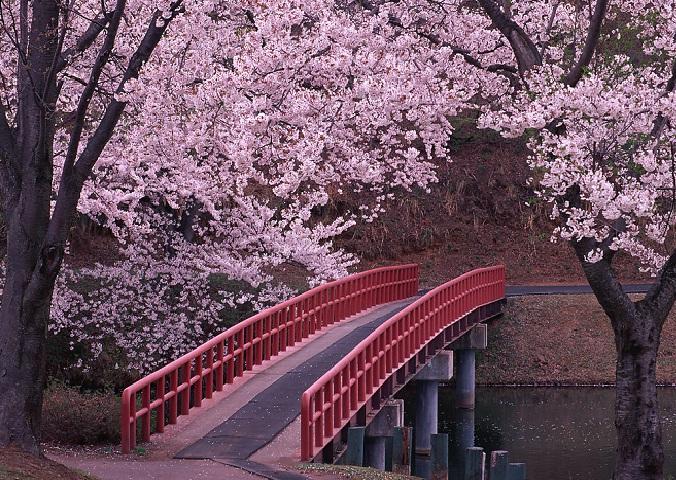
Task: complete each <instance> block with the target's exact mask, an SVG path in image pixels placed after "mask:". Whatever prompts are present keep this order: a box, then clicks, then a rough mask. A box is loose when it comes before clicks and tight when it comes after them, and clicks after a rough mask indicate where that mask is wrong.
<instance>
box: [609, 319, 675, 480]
mask: <svg viewBox="0 0 676 480" xmlns="http://www.w3.org/2000/svg"><path fill="white" fill-rule="evenodd" d="M658 325H659V322H656V321H655V320H654V319H653V318H652V316H651V315H650V314H649V313H648V312H641V311H640V309H639V311H638V312H637V313H636V315H635V316H633V318H630V322H629V328H626V329H618V330H616V335H615V343H616V346H617V366H616V400H615V427H616V429H617V443H618V446H617V458H616V462H615V476H614V479H615V480H636V479H645V480H648V479H650V480H653V479H662V478H663V472H662V468H663V464H664V451H663V449H662V430H661V426H660V416H659V411H658V405H657V387H656V375H655V374H656V359H657V351H658V349H659V339H660V328H659V327H658Z"/></svg>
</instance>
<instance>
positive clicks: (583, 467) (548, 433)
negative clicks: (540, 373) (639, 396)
mask: <svg viewBox="0 0 676 480" xmlns="http://www.w3.org/2000/svg"><path fill="white" fill-rule="evenodd" d="M476 398H477V405H476V409H475V410H474V411H471V410H469V411H468V410H461V409H456V408H453V404H454V402H453V389H452V388H442V389H440V391H439V404H440V405H439V431H440V432H447V433H449V434H450V435H449V437H450V439H449V441H450V444H451V445H450V449H451V451H450V455H449V458H450V462H451V465H452V469H451V470H452V471H451V475H450V478H451V480H454V479H455V478H462V476H461V474H462V471H461V470H460V471H458V470H459V469H461V468H462V467H461V463H460V462H461V457H460V452H461V451H463V449H464V448H465V447H466V446H471V445H470V444H471V443H474V445H476V446H479V447H483V448H484V450H485V451H486V452H490V451H492V450H508V451H509V455H510V461H512V462H523V463H526V467H527V472H528V479H529V480H543V479H547V480H590V479H594V480H595V479H600V480H604V479H610V478H611V475H612V469H613V464H614V458H615V445H616V442H615V426H614V423H613V418H614V417H613V415H614V414H613V408H614V401H615V391H614V389H612V388H479V389H477V397H476ZM658 398H659V401H660V409H661V412H662V428H663V437H664V451H665V458H666V464H665V474H666V475H665V476H666V478H669V475H672V476H676V389H666V388H665V389H660V390H659V393H658ZM405 399H406V409H405V411H406V416H407V425H412V424H413V417H412V413H413V412H414V405H413V403H412V401H413V399H414V395H413V392H412V390H408V389H407V391H406V392H405ZM453 466H455V468H453ZM457 475H460V476H459V477H456V476H457Z"/></svg>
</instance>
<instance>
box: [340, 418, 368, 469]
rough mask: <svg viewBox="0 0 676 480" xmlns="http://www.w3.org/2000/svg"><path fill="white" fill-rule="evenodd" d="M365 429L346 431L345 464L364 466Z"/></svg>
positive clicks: (353, 428)
mask: <svg viewBox="0 0 676 480" xmlns="http://www.w3.org/2000/svg"><path fill="white" fill-rule="evenodd" d="M365 432H366V427H350V428H349V429H348V430H347V451H346V452H345V457H344V458H345V464H346V465H357V466H359V467H361V466H362V465H364V433H365Z"/></svg>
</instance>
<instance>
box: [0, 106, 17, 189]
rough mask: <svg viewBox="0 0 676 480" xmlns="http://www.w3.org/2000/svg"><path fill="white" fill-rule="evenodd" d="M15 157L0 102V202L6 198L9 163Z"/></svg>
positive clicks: (12, 135)
mask: <svg viewBox="0 0 676 480" xmlns="http://www.w3.org/2000/svg"><path fill="white" fill-rule="evenodd" d="M15 155H16V139H15V137H14V133H13V132H12V129H11V127H10V126H9V123H8V122H7V114H6V112H5V106H4V105H3V104H2V103H1V102H0V201H4V199H5V198H7V190H8V189H9V181H10V169H11V168H12V167H11V162H12V161H13V159H14V156H15Z"/></svg>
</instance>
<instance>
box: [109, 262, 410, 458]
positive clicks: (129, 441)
mask: <svg viewBox="0 0 676 480" xmlns="http://www.w3.org/2000/svg"><path fill="white" fill-rule="evenodd" d="M418 274H419V268H418V265H415V264H410V265H400V266H392V267H382V268H376V269H373V270H369V271H366V272H360V273H357V274H354V275H350V276H348V277H345V278H342V279H340V280H336V281H334V282H329V283H325V284H324V285H320V286H318V287H315V288H313V289H311V290H308V291H307V292H305V293H303V294H302V295H300V296H298V297H295V298H292V299H290V300H287V301H285V302H283V303H280V304H279V305H275V306H273V307H271V308H268V309H266V310H263V311H262V312H260V313H258V314H257V315H254V316H253V317H250V318H248V319H246V320H244V321H242V322H240V323H238V324H237V325H235V326H233V327H232V328H229V329H228V330H227V331H225V332H223V333H221V334H220V335H218V336H217V337H215V338H212V339H211V340H209V341H208V342H206V343H204V344H203V345H200V346H199V347H198V348H196V349H195V350H193V351H192V352H190V353H187V354H186V355H184V356H182V357H181V358H179V359H177V360H174V361H173V362H171V363H170V364H168V365H166V366H165V367H163V368H161V369H160V370H158V371H156V372H154V373H151V374H150V375H148V376H146V377H144V378H142V379H140V380H138V381H137V382H135V383H134V384H133V385H131V386H130V387H128V388H127V389H125V390H124V392H123V393H122V405H121V413H120V436H121V443H122V451H123V452H124V453H128V452H129V451H130V450H131V449H132V448H134V447H135V446H136V438H137V434H138V433H140V436H141V438H142V440H143V441H148V440H149V439H150V435H151V433H162V432H163V431H164V427H165V425H167V424H175V423H176V419H177V417H178V416H179V415H188V414H189V412H190V409H191V408H193V407H200V406H201V405H202V400H203V399H205V398H207V399H208V398H211V397H212V395H213V392H214V391H221V390H223V386H224V384H228V383H232V382H233V381H234V379H235V378H237V377H241V376H243V375H244V372H246V371H249V370H251V369H252V368H253V367H254V365H259V364H261V363H262V362H263V361H264V360H269V359H270V358H272V357H274V356H275V355H277V354H279V353H280V352H283V351H285V350H286V349H287V348H288V347H290V346H293V345H294V344H295V343H297V342H300V341H301V340H303V339H304V338H307V337H308V336H310V335H312V334H313V333H315V332H316V331H318V330H320V329H322V328H323V327H325V326H327V325H330V324H333V323H335V322H339V321H341V320H344V319H346V318H348V317H350V316H352V315H355V314H357V313H359V312H361V311H363V310H365V309H367V308H370V307H373V306H375V305H379V304H384V303H387V302H391V301H394V300H401V299H404V298H408V297H411V296H413V295H415V294H416V292H417V291H418ZM139 424H140V425H139ZM139 427H140V428H139ZM137 430H140V431H137Z"/></svg>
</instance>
